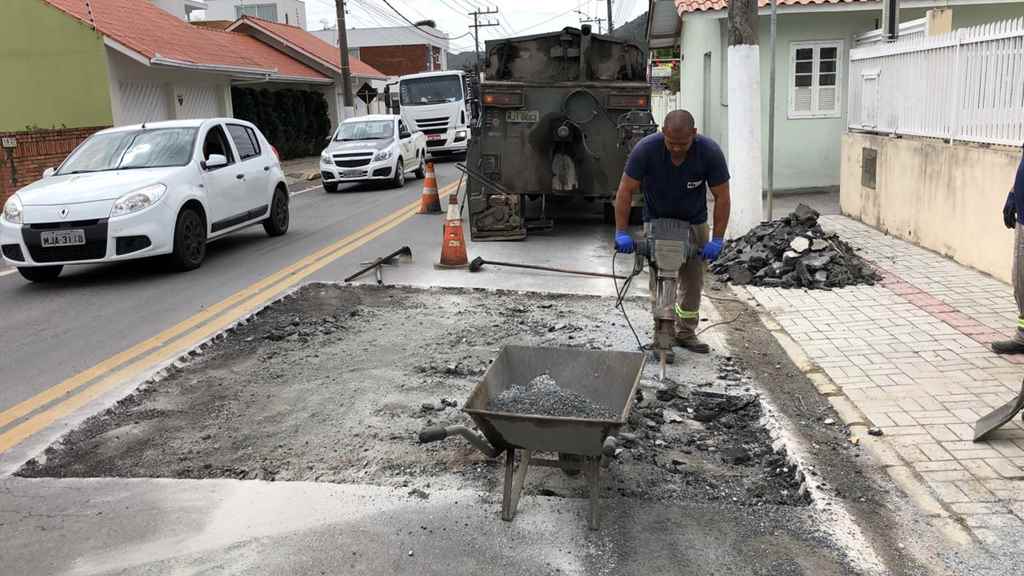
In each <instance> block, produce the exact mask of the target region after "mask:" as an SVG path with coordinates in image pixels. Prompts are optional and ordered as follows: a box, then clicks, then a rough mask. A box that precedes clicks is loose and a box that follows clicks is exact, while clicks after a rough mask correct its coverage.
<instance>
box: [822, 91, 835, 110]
mask: <svg viewBox="0 0 1024 576" xmlns="http://www.w3.org/2000/svg"><path fill="white" fill-rule="evenodd" d="M817 111H818V112H835V111H836V87H835V86H821V87H819V88H818V110H817Z"/></svg>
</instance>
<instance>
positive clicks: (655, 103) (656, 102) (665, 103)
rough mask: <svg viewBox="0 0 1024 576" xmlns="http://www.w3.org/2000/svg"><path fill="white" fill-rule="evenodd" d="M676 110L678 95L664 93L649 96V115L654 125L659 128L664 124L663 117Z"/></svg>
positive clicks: (678, 106)
mask: <svg viewBox="0 0 1024 576" xmlns="http://www.w3.org/2000/svg"><path fill="white" fill-rule="evenodd" d="M677 108H680V105H679V94H678V93H668V92H665V93H660V94H652V95H651V114H652V115H653V116H654V122H655V124H657V125H658V126H659V127H660V126H661V125H662V123H663V122H664V120H665V116H668V113H669V112H671V111H673V110H675V109H677Z"/></svg>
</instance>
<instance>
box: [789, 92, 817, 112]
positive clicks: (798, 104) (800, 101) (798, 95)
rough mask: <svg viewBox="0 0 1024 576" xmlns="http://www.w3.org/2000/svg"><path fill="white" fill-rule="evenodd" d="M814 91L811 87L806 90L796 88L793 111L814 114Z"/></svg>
mask: <svg viewBox="0 0 1024 576" xmlns="http://www.w3.org/2000/svg"><path fill="white" fill-rule="evenodd" d="M812 90H813V88H811V87H810V86H807V87H805V88H794V89H793V111H794V112H802V113H809V112H812V111H813V109H814V107H813V104H812V98H811V95H812Z"/></svg>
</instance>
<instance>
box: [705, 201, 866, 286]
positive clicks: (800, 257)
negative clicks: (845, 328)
mask: <svg viewBox="0 0 1024 576" xmlns="http://www.w3.org/2000/svg"><path fill="white" fill-rule="evenodd" d="M818 216H819V214H818V212H817V211H816V210H814V209H812V208H810V207H808V206H806V205H804V204H800V205H799V206H797V208H796V210H794V211H793V212H792V213H791V214H790V215H789V216H786V217H785V218H780V219H778V220H773V221H771V222H768V223H767V224H761V225H760V226H758V227H757V228H754V229H753V230H751V231H750V232H748V233H747V234H746V235H744V236H741V237H739V238H736V239H735V240H731V241H730V242H729V243H728V244H727V245H726V247H725V249H724V250H723V251H722V255H721V256H719V258H718V259H717V260H716V261H715V263H714V264H713V265H712V266H711V272H712V273H714V274H716V275H718V279H719V280H722V281H723V282H731V283H733V284H739V285H743V284H752V285H754V286H773V287H777V288H810V289H830V288H842V287H844V286H853V285H857V284H868V285H873V284H874V283H875V282H877V281H878V280H880V276H879V275H878V272H876V271H875V269H874V268H872V267H871V265H870V264H868V263H867V262H866V261H865V260H864V259H863V258H861V257H860V256H858V255H857V254H855V253H854V250H853V248H851V247H850V245H849V244H847V243H846V242H843V241H842V240H841V239H840V238H839V236H837V235H836V234H826V233H825V232H824V231H823V230H822V229H821V226H820V225H818Z"/></svg>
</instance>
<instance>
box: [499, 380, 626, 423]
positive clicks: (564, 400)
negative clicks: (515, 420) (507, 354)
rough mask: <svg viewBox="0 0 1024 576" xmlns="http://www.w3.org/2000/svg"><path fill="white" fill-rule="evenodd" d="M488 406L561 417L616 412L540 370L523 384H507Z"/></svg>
mask: <svg viewBox="0 0 1024 576" xmlns="http://www.w3.org/2000/svg"><path fill="white" fill-rule="evenodd" d="M487 408H488V410H492V411H494V412H506V413H510V414H529V415H533V416H556V417H562V418H594V419H598V420H614V419H615V418H616V417H617V416H618V415H617V414H615V413H614V412H612V411H611V410H609V409H608V408H606V407H605V406H601V405H600V404H597V403H595V402H593V401H591V400H590V399H589V398H587V397H586V396H583V395H582V394H579V393H577V392H573V391H571V390H565V389H563V388H561V387H560V386H559V385H558V383H557V382H555V379H554V378H552V377H551V375H549V374H541V375H540V376H537V377H536V378H534V379H533V380H530V381H529V382H527V383H526V384H525V385H522V384H515V385H512V386H510V387H509V388H507V389H506V390H504V391H503V392H502V393H501V394H498V395H497V396H495V397H494V398H492V399H491V401H490V402H489V403H488V405H487Z"/></svg>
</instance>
